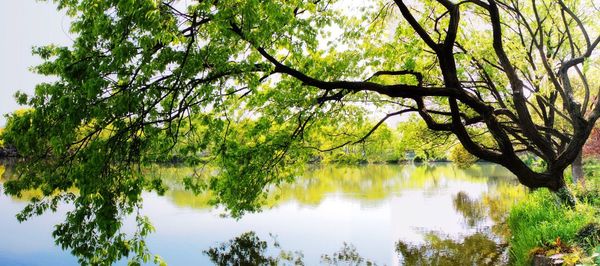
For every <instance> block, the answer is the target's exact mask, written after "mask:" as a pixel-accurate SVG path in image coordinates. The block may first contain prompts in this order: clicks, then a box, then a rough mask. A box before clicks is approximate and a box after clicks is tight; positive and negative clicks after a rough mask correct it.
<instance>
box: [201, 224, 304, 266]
mask: <svg viewBox="0 0 600 266" xmlns="http://www.w3.org/2000/svg"><path fill="white" fill-rule="evenodd" d="M273 245H274V246H275V247H279V244H278V243H277V242H275V243H274V244H273ZM268 248H269V245H268V243H267V242H266V241H263V240H261V239H260V238H259V237H258V236H257V235H256V233H254V232H252V231H250V232H246V233H243V234H242V235H240V236H238V237H236V238H234V239H232V240H230V241H229V242H227V243H221V244H220V245H219V246H218V247H212V248H210V249H208V250H206V251H204V254H206V255H208V257H209V258H210V260H211V261H212V262H213V263H215V264H216V265H239V266H245V265H280V264H282V263H284V262H288V263H293V264H295V265H304V263H303V262H302V259H303V256H302V254H301V253H299V252H296V253H291V252H285V251H281V253H280V254H279V256H277V257H272V256H268V255H266V252H267V249H268Z"/></svg>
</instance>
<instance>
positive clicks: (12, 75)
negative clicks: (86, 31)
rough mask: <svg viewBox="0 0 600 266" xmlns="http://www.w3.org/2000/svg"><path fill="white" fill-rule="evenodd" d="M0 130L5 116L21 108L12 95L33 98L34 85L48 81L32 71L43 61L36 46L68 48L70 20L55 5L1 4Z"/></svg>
mask: <svg viewBox="0 0 600 266" xmlns="http://www.w3.org/2000/svg"><path fill="white" fill-rule="evenodd" d="M0 3H2V4H1V8H0V40H1V41H0V59H1V60H0V116H1V117H0V127H3V126H4V124H5V122H6V119H5V117H4V115H5V114H7V113H10V112H12V111H14V110H17V109H19V108H20V107H19V106H18V105H17V103H16V102H15V99H14V97H13V95H14V94H15V92H17V91H24V92H26V93H28V94H31V93H32V92H33V90H34V87H35V84H37V83H40V82H42V81H47V80H48V79H47V78H44V77H42V76H39V75H36V74H33V73H31V72H30V71H29V68H30V67H31V66H34V65H36V64H39V63H40V62H41V60H40V59H39V58H37V57H34V56H33V55H31V48H32V47H33V46H41V45H44V44H50V43H54V44H57V45H68V44H70V43H71V38H70V37H69V36H68V28H69V18H68V17H67V16H65V15H64V12H60V13H59V12H58V11H57V10H56V6H55V4H53V3H50V2H49V1H48V2H40V1H36V0H0Z"/></svg>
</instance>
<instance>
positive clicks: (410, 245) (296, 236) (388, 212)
mask: <svg viewBox="0 0 600 266" xmlns="http://www.w3.org/2000/svg"><path fill="white" fill-rule="evenodd" d="M0 170H1V168H0ZM159 171H160V172H161V173H160V174H162V175H164V176H168V177H167V178H166V179H165V180H166V183H167V184H169V186H170V187H171V190H170V191H169V192H167V194H166V195H165V196H158V195H156V194H154V193H146V194H144V208H143V213H144V214H145V215H147V216H149V217H150V219H151V221H152V223H153V225H154V226H155V228H156V232H154V233H153V234H151V235H150V237H148V239H147V240H148V244H149V247H150V250H151V252H153V253H154V254H159V255H160V256H162V258H163V259H164V260H165V261H166V262H167V263H168V264H169V265H211V264H212V263H211V258H210V257H209V256H208V255H207V253H206V252H204V251H206V250H208V249H209V248H211V247H217V246H219V245H220V244H221V243H225V242H228V241H230V240H232V239H235V238H236V237H238V236H240V235H242V234H244V233H246V232H250V231H251V232H253V233H251V234H252V236H254V237H255V238H253V239H255V240H257V241H258V240H260V241H264V242H266V243H267V245H268V247H267V248H266V249H265V250H263V251H264V256H272V257H277V256H278V254H279V253H280V251H281V250H284V251H289V252H301V253H302V255H303V259H302V260H303V261H304V263H305V264H306V265H317V264H323V263H326V262H329V263H332V261H331V258H332V257H333V254H334V253H336V252H339V251H340V250H342V249H343V248H344V247H346V251H348V250H350V251H352V252H353V254H354V255H357V256H358V254H359V255H360V257H361V259H363V258H364V260H363V261H366V260H369V261H372V262H375V263H377V264H378V265H402V264H424V263H425V264H426V263H436V264H444V263H446V264H455V263H461V264H462V263H468V262H471V261H477V262H478V264H481V263H488V264H490V265H497V264H501V263H502V257H503V256H502V254H501V253H502V252H503V245H502V244H501V243H502V242H503V241H502V238H501V236H502V235H503V234H504V232H505V230H504V229H503V226H502V224H500V223H498V221H501V220H502V217H503V215H504V214H505V211H506V209H505V206H507V204H506V202H510V201H512V200H514V198H515V195H518V194H519V193H516V194H515V192H514V189H512V188H513V187H514V177H513V176H512V175H511V174H510V173H509V172H508V171H507V170H505V169H504V168H501V167H499V166H496V165H492V164H478V165H475V166H473V167H471V168H470V169H467V170H461V169H458V168H457V167H455V166H453V165H451V164H434V165H416V166H415V165H368V166H356V167H341V166H329V167H323V168H319V169H314V170H311V171H308V172H307V173H306V174H305V175H304V176H302V177H300V178H298V180H297V181H296V182H295V183H294V184H291V185H286V186H284V187H282V188H281V189H280V190H278V191H279V192H277V193H276V194H274V195H272V196H271V197H270V199H269V200H268V204H267V205H268V206H267V207H265V210H264V211H263V212H260V213H255V214H247V215H245V216H244V217H243V218H241V219H239V220H235V219H231V218H227V217H223V215H222V214H223V211H222V210H219V209H213V208H210V207H209V205H208V204H207V198H208V196H207V195H200V196H194V195H193V194H191V193H189V192H186V191H184V190H183V189H182V188H181V186H180V185H178V182H176V181H177V180H178V179H179V178H181V177H182V176H185V175H186V174H187V173H189V171H191V170H190V169H185V168H162V169H160V170H159ZM5 175H6V174H5ZM25 204H26V202H25V201H23V200H19V199H14V198H10V197H7V196H5V195H3V194H2V195H1V196H0V213H1V214H0V265H76V264H77V259H76V258H74V257H72V256H71V255H70V253H69V251H63V250H61V249H60V248H58V247H56V246H55V245H54V240H53V239H52V236H51V232H52V229H53V225H54V224H57V223H59V222H60V221H61V220H62V219H64V217H63V216H64V213H65V212H66V211H68V210H69V206H62V207H61V208H59V210H58V211H57V212H56V213H47V214H44V215H42V216H40V217H34V218H32V219H31V220H29V221H26V222H24V223H21V224H19V223H18V222H17V220H16V219H15V217H14V216H15V214H16V213H17V212H18V211H19V210H20V209H22V208H23V207H24V206H25ZM126 226H130V227H133V226H134V225H133V221H128V222H126ZM274 242H277V243H278V244H279V245H273V243H274ZM230 243H234V242H230ZM276 246H277V247H276ZM294 254H297V253H294ZM323 255H329V257H323ZM474 257H477V258H474ZM213 259H214V257H213ZM328 259H329V260H328ZM334 262H335V261H334Z"/></svg>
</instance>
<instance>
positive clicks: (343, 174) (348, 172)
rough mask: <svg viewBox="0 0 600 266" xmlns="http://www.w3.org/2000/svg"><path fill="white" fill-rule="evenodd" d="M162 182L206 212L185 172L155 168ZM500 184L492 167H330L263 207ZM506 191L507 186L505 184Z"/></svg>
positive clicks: (500, 174)
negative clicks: (453, 184) (451, 184)
mask: <svg viewBox="0 0 600 266" xmlns="http://www.w3.org/2000/svg"><path fill="white" fill-rule="evenodd" d="M156 171H158V172H160V176H162V177H163V183H164V184H165V185H166V186H167V187H169V190H167V192H166V193H165V194H166V196H167V197H169V198H170V199H171V200H172V201H173V202H174V203H175V204H177V205H179V206H189V207H193V208H201V209H206V208H210V207H211V204H210V201H211V198H212V196H211V195H210V193H209V192H203V193H199V194H197V195H195V194H194V193H192V192H190V191H188V190H186V189H185V187H184V186H182V185H181V182H180V181H181V180H183V179H184V178H185V177H186V176H189V175H193V174H194V170H193V169H192V168H187V167H173V168H159V169H156ZM490 176H492V177H494V178H495V179H494V182H499V183H500V184H504V183H507V182H508V181H510V177H512V174H510V173H509V172H508V171H507V170H506V169H504V168H502V167H500V166H497V165H492V164H479V165H477V167H471V168H469V169H457V168H456V167H454V166H453V165H452V164H446V163H441V164H425V165H363V166H340V165H330V166H323V167H318V168H315V169H312V170H309V171H306V172H305V173H304V174H303V175H301V176H298V177H296V179H295V180H294V182H293V183H287V184H281V185H280V186H279V187H277V188H273V189H272V190H271V191H270V193H269V196H268V198H267V201H266V204H267V206H271V207H272V206H275V205H277V204H281V203H284V202H287V201H296V202H299V203H301V204H304V205H318V204H319V203H321V201H322V200H323V199H324V198H325V197H326V196H327V195H328V194H333V193H341V194H342V196H343V197H347V198H351V199H353V200H359V201H361V202H362V203H368V204H373V203H377V202H380V201H381V200H383V199H385V198H387V197H389V195H390V194H393V193H398V192H402V191H403V190H407V189H422V188H425V189H438V188H440V187H441V186H443V185H444V184H445V183H446V181H448V180H456V181H468V182H485V181H486V180H487V181H489V180H490V179H489V177H490ZM507 186H508V185H507Z"/></svg>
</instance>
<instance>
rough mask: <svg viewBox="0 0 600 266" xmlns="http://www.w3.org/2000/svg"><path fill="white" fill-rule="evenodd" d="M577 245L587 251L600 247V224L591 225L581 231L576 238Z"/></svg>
mask: <svg viewBox="0 0 600 266" xmlns="http://www.w3.org/2000/svg"><path fill="white" fill-rule="evenodd" d="M575 240H576V241H577V244H578V245H579V246H580V247H582V248H584V249H585V250H587V251H590V250H592V249H593V248H594V247H596V246H600V224H598V223H589V224H587V225H586V226H584V227H583V228H581V229H579V231H578V232H577V235H576V236H575Z"/></svg>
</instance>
